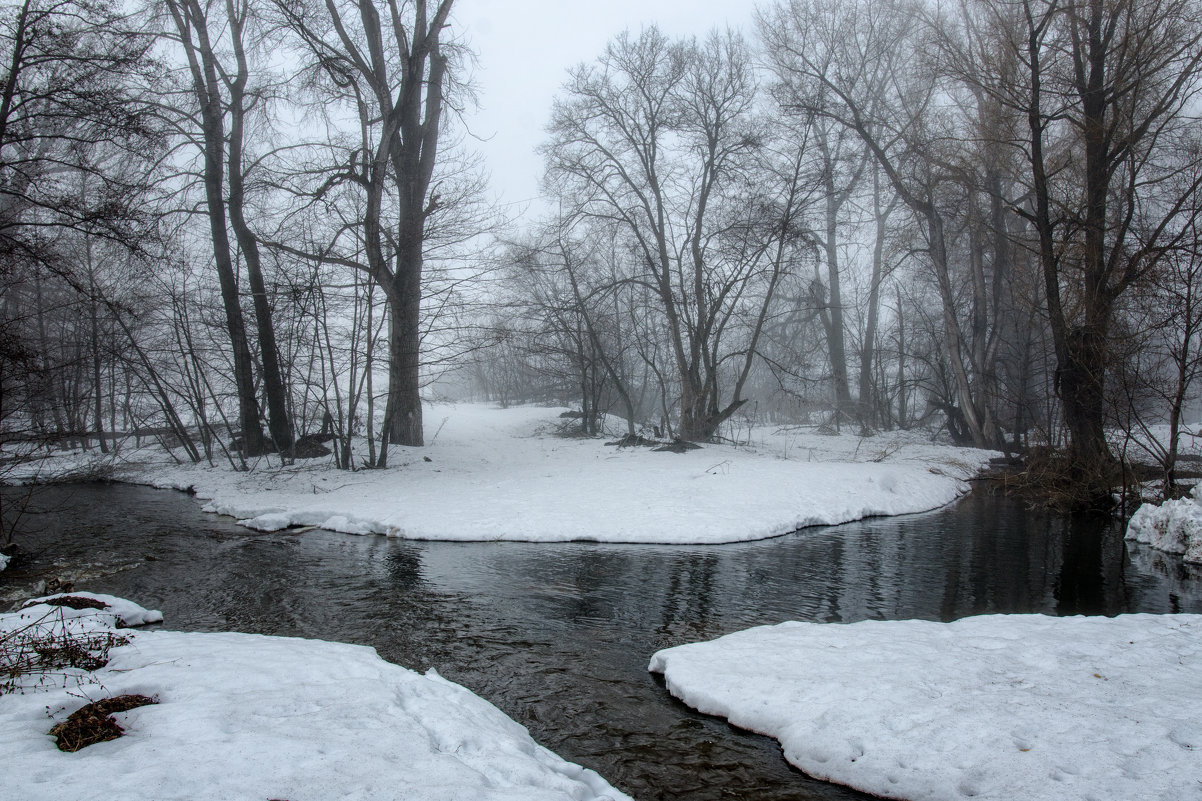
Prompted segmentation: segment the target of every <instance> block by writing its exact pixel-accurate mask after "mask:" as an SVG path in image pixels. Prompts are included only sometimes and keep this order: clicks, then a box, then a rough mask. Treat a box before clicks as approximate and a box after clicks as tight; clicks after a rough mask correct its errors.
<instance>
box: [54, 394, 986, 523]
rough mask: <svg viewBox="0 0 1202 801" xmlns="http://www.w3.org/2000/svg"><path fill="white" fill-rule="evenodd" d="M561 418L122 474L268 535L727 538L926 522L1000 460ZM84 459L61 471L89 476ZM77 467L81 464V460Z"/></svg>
mask: <svg viewBox="0 0 1202 801" xmlns="http://www.w3.org/2000/svg"><path fill="white" fill-rule="evenodd" d="M561 411H562V410H561V409H547V408H534V407H517V408H511V409H497V408H495V407H493V406H491V405H485V404H460V405H432V406H429V407H428V408H427V409H426V411H425V419H426V440H427V442H428V443H429V444H428V445H427V447H425V448H397V447H394V448H393V450H392V452H391V454H390V458H389V460H390V463H391V464H392V465H393V466H392V467H389V468H388V469H386V470H378V471H377V470H364V471H359V472H354V473H352V472H344V471H338V470H335V469H333V468H332V465H331V463H330V461H329V460H328V459H317V460H305V461H302V462H298V463H297V464H296V465H293V466H287V467H281V466H279V463H278V461H276V460H274V459H271V460H266V461H264V462H262V463H260V464H259V465H258V466H257V468H256V469H255V470H253V471H252V472H249V473H235V472H233V471H231V470H230V469H229V467H228V465H220V466H215V467H210V466H208V465H204V466H193V465H174V464H172V463H169V462H167V460H165V458H164V457H163V455H162V454H161V452H159V451H156V450H154V449H145V450H143V451H138V452H134V453H132V454H129V455H126V456H125V457H123V461H121V462H120V463H118V464H116V465H114V466H113V468H112V469H113V472H114V475H115V476H116V477H117V478H118V479H120V480H125V481H134V482H138V483H146V484H151V485H154V486H159V487H175V488H178V489H191V490H193V491H195V492H196V494H197V495H198V496H199V497H201V498H202V499H206V500H207V504H206V505H205V509H206V510H208V511H212V512H218V513H221V514H227V515H232V516H234V517H236V518H238V519H239V520H240V521H242V522H244V523H245V525H247V526H250V527H252V528H257V529H262V530H275V529H280V528H285V527H288V526H298V525H299V526H320V527H322V528H327V529H332V530H334V531H342V532H347V533H354V534H368V533H377V534H388V535H391V536H399V537H408V538H412V539H436V540H528V541H565V540H595V541H603V542H636V543H718V542H735V541H742V540H753V539H762V538H765V537H772V536H776V535H780V534H785V533H788V532H790V531H793V530H795V529H797V528H801V527H804V526H809V525H819V524H836V523H844V522H848V521H851V520H857V519H860V518H863V517H869V516H873V515H895V514H903V513H909V512H921V511H926V510H929V509H934V508H936V507H939V506H942V505H944V504H947V503H950V502H951V501H953V500H955V498H956V497H957V496H958V495H960V494H961V493H963V492H965V491H966V490H967V488H968V485H967V483H966V481H965V480H966V479H968V478H970V477H972V476H973V475H975V474H976V473H977V472H978V471H979V470H980V469H981V468H982V467H983V466H984V465H985V464H986V463H987V461H988V459H989V458H990V457H991V456H994V455H996V454H994V453H993V452H991V451H978V450H974V449H970V448H953V447H947V446H941V445H935V444H932V443H931V442H929V440H928V439H927V438H926V437H925V436H924V435H922V434H919V433H904V432H903V433H900V434H898V433H890V434H881V435H877V436H875V437H870V438H860V437H856V436H854V435H849V434H848V435H842V436H827V435H823V434H819V433H816V432H815V431H814V430H813V429H811V428H797V427H794V428H761V429H756V430H753V431H751V432H750V435H751V436H750V439H751V443H752V444H751V446H749V447H733V446H727V445H712V446H707V447H705V448H702V449H700V450H695V451H689V452H687V453H656V452H653V451H651V450H650V449H648V448H641V447H634V448H616V447H612V446H606V445H605V444H604V441H603V440H600V439H578V438H570V437H561V436H556V434H555V430H556V429H557V428H558V427H559V426H561V425H563V424H564V423H568V424H570V423H571V422H572V421H565V420H561V419H560V418H559V413H560V412H561ZM79 458H80V457H79V456H74V457H66V458H64V459H62V460H61V466H60V467H59V468H55V467H54V466H53V465H46V464H43V465H41V466H39V468H38V469H39V470H40V471H41V473H40V474H41V475H42V476H43V477H45V476H47V475H51V474H53V473H54V472H55V470H56V469H61V470H67V469H78V468H79V467H80V464H79ZM72 460H74V461H72Z"/></svg>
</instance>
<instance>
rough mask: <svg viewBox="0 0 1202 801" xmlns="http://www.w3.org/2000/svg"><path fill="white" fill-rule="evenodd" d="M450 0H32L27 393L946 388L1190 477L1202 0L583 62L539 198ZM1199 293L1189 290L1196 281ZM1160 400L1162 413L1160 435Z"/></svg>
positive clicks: (25, 85)
mask: <svg viewBox="0 0 1202 801" xmlns="http://www.w3.org/2000/svg"><path fill="white" fill-rule="evenodd" d="M472 13H473V9H472V4H471V3H470V2H464V3H461V4H455V3H453V0H440V1H438V2H427V1H426V0H374V2H373V0H325V2H317V0H299V1H296V2H294V1H293V0H274V2H273V1H272V0H224V2H215V1H209V2H202V0H163V2H154V3H147V4H145V5H144V6H141V7H134V6H133V5H132V4H129V3H122V2H109V1H108V0H25V1H24V2H22V3H12V2H6V3H4V5H3V8H2V11H0V14H2V19H0V43H2V44H0V62H2V66H0V70H2V75H3V78H2V81H0V87H2V94H0V272H2V279H0V293H2V295H0V414H2V420H0V431H2V432H3V434H2V436H3V438H4V439H5V441H7V442H15V441H27V442H39V443H46V444H50V445H55V446H71V447H82V448H98V449H100V450H101V451H105V452H107V451H108V450H109V449H113V448H117V447H121V445H122V443H124V442H125V441H126V440H131V439H136V441H137V443H139V444H144V443H147V442H162V443H163V444H164V445H168V446H170V448H171V453H172V454H174V455H175V456H176V458H178V459H181V460H187V461H193V462H200V461H203V460H209V461H219V462H226V463H228V464H230V465H232V466H233V467H234V468H235V469H245V468H246V467H247V465H248V459H250V458H251V457H254V456H256V455H262V454H266V453H273V454H278V455H279V456H280V458H282V459H295V458H304V457H305V456H306V455H310V454H311V453H312V452H313V449H314V448H315V447H316V448H319V449H322V448H323V446H321V445H320V443H321V442H329V443H330V445H331V449H332V452H333V460H334V463H335V464H336V465H337V467H339V468H342V469H347V470H357V469H363V468H377V467H385V466H387V464H388V458H389V450H390V446H393V445H396V446H421V445H422V444H423V442H424V438H425V437H426V436H428V434H429V433H430V432H428V431H425V430H424V428H423V418H422V406H423V399H430V398H435V397H451V398H471V399H477V400H488V401H495V402H498V403H501V404H503V405H509V404H518V403H528V402H550V403H556V404H563V405H569V406H572V407H573V408H576V409H578V410H579V412H580V416H579V420H580V427H581V433H583V434H585V435H590V434H596V433H599V432H598V428H599V426H600V423H601V421H602V420H603V419H604V415H607V414H608V415H613V416H615V417H616V418H620V419H623V420H625V421H626V428H627V433H629V434H633V435H643V434H645V435H647V436H649V437H650V436H655V437H656V438H657V439H681V440H686V441H696V442H704V441H712V440H737V439H738V436H739V435H738V432H739V430H740V428H741V427H744V426H746V425H747V424H748V421H754V422H764V421H771V422H781V423H786V422H804V423H809V424H816V425H821V426H824V427H827V428H829V429H832V430H835V431H838V430H840V429H842V428H844V427H847V428H850V429H851V430H855V431H863V432H870V431H878V430H889V429H895V428H902V429H905V428H914V427H927V428H929V429H931V430H934V431H939V432H940V433H941V434H942V435H945V436H946V437H948V438H950V439H951V440H952V441H954V442H955V443H957V444H963V445H972V446H975V447H979V448H988V449H996V450H1001V451H1004V452H1006V453H1008V454H1023V455H1026V456H1027V457H1028V458H1029V459H1031V460H1034V459H1036V458H1039V459H1042V460H1044V462H1045V463H1046V464H1047V471H1048V472H1047V473H1046V475H1049V476H1054V477H1055V480H1056V481H1058V482H1062V483H1063V484H1064V485H1065V486H1069V487H1073V488H1076V489H1075V491H1076V492H1077V496H1078V497H1079V498H1080V499H1083V500H1085V501H1090V500H1094V499H1096V498H1098V497H1099V496H1102V495H1105V494H1107V493H1108V489H1109V487H1110V485H1111V483H1112V481H1113V479H1114V475H1115V471H1116V470H1119V469H1121V466H1122V464H1123V462H1124V461H1125V459H1126V451H1127V449H1129V448H1142V449H1144V450H1146V451H1148V452H1147V453H1144V454H1143V457H1144V458H1145V459H1146V458H1148V457H1151V459H1152V460H1153V461H1154V462H1155V463H1156V464H1158V465H1159V468H1160V469H1161V470H1162V471H1163V474H1164V478H1165V479H1166V492H1168V491H1169V490H1170V489H1171V487H1172V484H1173V480H1174V477H1175V475H1176V471H1177V469H1178V455H1177V448H1178V444H1179V442H1180V440H1181V438H1182V437H1186V436H1190V435H1191V434H1190V432H1189V430H1188V428H1187V427H1186V426H1185V423H1186V421H1187V415H1188V414H1192V413H1195V412H1196V411H1197V405H1196V403H1195V401H1196V399H1197V389H1198V387H1197V384H1196V379H1197V375H1198V372H1199V368H1200V366H1202V357H1200V354H1199V348H1200V346H1202V342H1199V328H1200V327H1202V298H1200V297H1199V295H1200V294H1202V249H1200V244H1199V229H1200V225H1202V121H1200V119H1199V114H1200V112H1202V105H1200V103H1199V100H1200V95H1199V93H1200V90H1202V8H1200V7H1199V4H1198V3H1197V2H1196V0H1139V2H1136V1H1135V0H962V1H961V2H958V3H948V4H936V3H934V2H924V1H923V0H890V1H889V2H877V1H874V0H832V1H830V2H826V1H823V0H776V2H765V3H763V4H761V5H760V6H759V7H758V8H757V9H756V13H755V24H754V26H753V28H752V29H751V30H745V31H741V32H740V31H733V30H718V31H714V32H713V33H711V34H710V35H708V36H705V37H701V38H688V39H681V38H673V37H671V36H669V35H667V34H665V33H664V32H662V31H661V30H659V29H658V28H656V27H654V26H649V27H644V28H642V29H641V30H638V31H634V30H631V31H628V32H626V33H624V34H622V35H619V36H618V37H616V38H614V39H613V40H612V41H610V43H609V44H608V45H607V46H606V47H605V49H604V50H603V52H600V53H597V54H595V55H593V56H592V57H588V54H583V55H584V56H585V60H584V61H583V62H582V63H581V64H579V65H578V66H576V67H575V68H573V69H572V70H571V71H570V72H569V73H568V74H567V75H565V76H564V81H563V85H562V88H561V90H560V92H559V94H558V96H557V98H556V100H555V102H554V106H553V108H552V110H551V117H550V118H551V122H550V124H549V126H548V127H547V129H546V130H545V131H544V132H543V136H542V139H541V141H540V142H531V147H536V146H537V147H538V148H539V150H540V152H541V154H542V156H543V157H544V160H545V174H544V176H543V183H542V186H543V191H544V193H545V204H544V205H545V207H546V208H547V209H554V210H555V211H554V212H553V213H547V214H544V215H541V216H539V217H538V218H535V217H534V216H533V215H527V216H522V217H513V218H510V217H507V212H506V209H505V208H504V207H500V206H498V205H497V204H495V203H494V202H493V201H492V199H491V193H490V188H489V183H488V176H487V175H486V174H485V172H484V171H483V170H482V168H481V166H480V164H479V162H478V159H476V158H475V156H474V154H473V152H472V137H471V136H470V135H468V132H467V131H466V129H465V127H464V124H463V114H464V110H465V109H467V108H469V107H471V106H472V105H473V104H475V103H477V102H481V100H482V99H481V98H479V97H477V94H476V92H475V90H474V87H473V85H472V81H471V77H472V70H473V69H474V61H473V54H472V52H471V47H470V42H466V41H464V40H462V39H461V38H460V37H459V36H458V34H457V27H456V21H457V18H458V15H471V14H472ZM1195 290H1197V291H1195ZM1165 424H1167V430H1168V432H1169V434H1168V435H1167V436H1156V437H1154V436H1149V435H1148V432H1149V431H1150V430H1151V429H1152V427H1153V426H1157V427H1163V426H1164V425H1165Z"/></svg>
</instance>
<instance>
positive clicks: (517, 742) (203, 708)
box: [0, 593, 629, 801]
mask: <svg viewBox="0 0 1202 801" xmlns="http://www.w3.org/2000/svg"><path fill="white" fill-rule="evenodd" d="M75 594H79V593H75ZM101 597H102V598H103V597H104V596H101ZM125 603H128V602H125ZM113 607H114V608H116V609H121V610H122V613H123V614H124V613H125V612H132V608H131V607H126V606H124V605H122V604H114V605H113ZM138 608H140V607H138ZM50 609H54V610H56V611H57V610H60V609H61V610H62V611H63V612H65V613H73V612H74V611H75V610H69V609H65V608H62V607H47V606H45V605H44V604H43V605H36V606H33V607H30V608H28V609H25V610H22V611H21V612H18V613H11V614H7V615H0V631H2V630H11V629H13V628H15V627H17V626H20V625H23V624H27V623H29V622H30V621H32V620H36V619H37V618H38V616H39V615H42V614H43V613H44V612H45V611H46V610H50ZM143 611H146V610H143ZM95 612H96V610H81V611H80V612H79V613H78V614H68V616H67V618H66V620H67V621H68V623H66V624H65V625H70V626H75V625H77V624H82V623H84V622H87V625H89V626H91V627H93V628H97V629H103V628H104V627H106V626H110V625H111V618H108V617H106V616H104V615H103V614H102V615H99V616H98V615H96V614H95ZM60 625H64V624H60ZM120 634H121V636H123V637H127V638H129V639H130V643H129V644H128V645H123V646H119V647H116V648H113V649H112V651H111V652H110V656H111V660H110V662H109V664H108V665H107V666H106V667H104V668H101V669H100V670H98V671H96V672H95V674H93V675H92V676H91V679H90V681H89V680H86V679H80V681H79V682H78V683H77V686H76V685H71V686H68V687H66V688H63V687H57V688H55V689H52V690H49V691H38V692H34V691H27V692H25V693H24V694H11V693H10V694H8V695H4V696H0V753H3V754H4V773H5V780H4V781H5V796H6V797H11V798H20V799H22V800H23V801H39V800H40V799H46V801H63V799H111V798H122V799H221V801H224V800H225V799H230V798H258V799H266V798H287V799H290V801H306V799H329V798H350V799H370V798H400V797H403V798H405V799H406V800H407V801H426V799H429V800H430V801H434V800H435V799H437V801H456V800H458V799H462V800H463V801H468V800H469V799H470V800H471V801H475V800H476V799H480V800H481V801H510V800H512V801H604V800H605V799H608V800H609V801H629V798H628V796H626V795H624V794H622V793H620V792H618V791H617V790H615V789H613V788H612V787H610V786H609V784H607V783H606V782H605V780H604V779H602V778H601V777H600V776H598V775H597V774H596V773H594V772H593V771H590V770H586V769H584V768H582V767H580V766H578V765H574V764H572V763H569V762H566V761H564V760H563V759H561V758H559V757H558V756H556V755H555V754H553V753H552V752H550V751H548V750H547V749H545V748H542V747H541V746H539V745H537V744H536V743H535V742H534V741H533V740H532V739H531V738H530V735H529V734H528V733H527V732H526V730H525V729H524V728H523V727H522V726H520V725H518V724H517V723H515V722H514V721H512V720H510V719H509V718H508V717H506V716H505V715H504V714H502V713H501V712H500V711H499V710H497V709H496V708H495V707H494V706H492V705H491V704H489V703H488V702H487V701H484V700H483V699H481V698H479V697H478V696H476V695H474V694H472V693H471V692H469V691H468V690H466V689H464V688H462V687H460V686H458V685H456V684H453V683H451V682H449V681H446V680H445V679H443V678H441V677H440V676H438V674H437V673H435V672H434V671H430V672H429V673H427V674H425V675H421V674H418V673H414V672H412V671H410V670H406V669H405V668H402V667H399V666H397V665H392V664H389V663H388V662H385V661H383V660H382V659H380V658H379V657H378V656H377V655H376V653H375V651H374V649H371V648H367V647H363V646H355V645H345V644H340V643H331V642H323V641H318V640H302V639H293V638H285V637H265V636H260V635H251V634H233V633H222V634H192V633H180V632H169V631H138V632H130V631H126V630H122V631H121V632H120ZM126 693H136V694H143V695H149V696H154V697H157V698H158V701H159V703H158V704H155V705H153V706H145V707H141V708H138V709H134V710H131V711H129V712H126V713H123V714H121V715H119V716H117V717H118V722H119V723H120V725H121V726H122V727H124V728H125V730H126V733H125V735H124V736H122V737H120V738H118V739H116V740H113V741H110V742H104V743H98V744H96V745H92V746H89V747H87V748H85V749H83V750H81V751H79V752H77V753H63V752H60V751H59V750H58V749H57V748H56V747H55V744H54V740H53V738H52V737H50V736H48V735H47V732H48V731H49V730H50V728H51V726H52V725H54V724H55V723H56V722H59V721H62V720H64V719H66V717H67V715H68V714H70V712H72V711H74V710H75V709H77V708H79V707H81V706H83V705H84V704H85V703H86V702H87V701H88V700H89V699H90V700H98V699H99V698H102V697H109V696H116V695H121V694H126Z"/></svg>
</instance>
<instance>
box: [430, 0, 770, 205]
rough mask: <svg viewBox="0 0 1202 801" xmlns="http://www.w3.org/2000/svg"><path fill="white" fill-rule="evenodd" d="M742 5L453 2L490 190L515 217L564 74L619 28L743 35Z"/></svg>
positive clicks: (684, 0)
mask: <svg viewBox="0 0 1202 801" xmlns="http://www.w3.org/2000/svg"><path fill="white" fill-rule="evenodd" d="M753 7H754V4H753V3H752V2H750V1H749V0H460V2H457V3H456V5H455V8H456V13H455V17H454V20H453V27H454V30H455V33H456V34H458V35H459V36H463V37H465V38H466V39H467V41H468V43H469V44H470V46H471V47H472V49H473V50H474V51H475V52H476V54H477V57H478V59H479V64H478V66H477V68H476V76H475V82H476V85H477V87H478V90H479V97H480V105H481V109H480V111H479V112H477V113H475V114H473V116H472V117H471V118H470V119H469V124H470V126H471V128H472V133H473V134H474V135H476V136H477V137H480V138H483V139H487V141H481V142H474V143H472V144H473V145H474V147H475V149H476V150H478V151H479V152H481V153H482V154H483V155H484V158H485V162H486V165H487V168H488V170H489V172H490V173H491V174H492V189H493V193H494V194H495V195H497V196H498V199H499V200H500V202H502V203H505V204H514V205H510V206H509V209H508V210H509V211H510V213H517V212H519V211H520V210H521V209H522V207H523V205H524V204H525V201H527V200H529V199H531V198H534V197H535V196H536V195H537V194H538V182H539V179H540V178H541V176H542V169H543V165H542V159H541V157H540V156H538V154H537V153H535V148H536V147H538V145H539V144H540V143H541V142H542V141H543V138H544V136H545V134H544V128H545V126H546V124H547V119H548V116H549V114H550V110H551V100H552V98H554V97H555V95H556V93H557V92H558V90H559V88H560V86H561V85H562V84H563V82H564V79H565V78H566V76H567V70H568V68H569V67H572V66H574V65H576V64H579V63H580V62H582V61H592V60H594V59H595V58H596V57H597V56H598V55H600V53H601V51H602V49H603V48H604V47H605V44H606V42H608V41H609V40H610V39H612V38H613V37H614V36H615V35H616V34H618V33H620V32H622V31H623V30H626V29H628V28H629V29H630V30H632V31H635V32H637V31H638V30H639V29H640V28H642V27H644V26H646V25H649V24H652V23H655V24H657V25H659V27H660V29H661V30H662V31H663V32H664V33H665V34H667V35H668V36H672V37H675V36H693V35H697V36H700V35H704V34H705V33H707V32H708V31H709V30H711V29H713V28H724V27H726V26H727V25H729V26H730V27H732V28H736V29H741V30H743V32H744V33H747V34H750V33H751V16H752V9H753Z"/></svg>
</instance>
